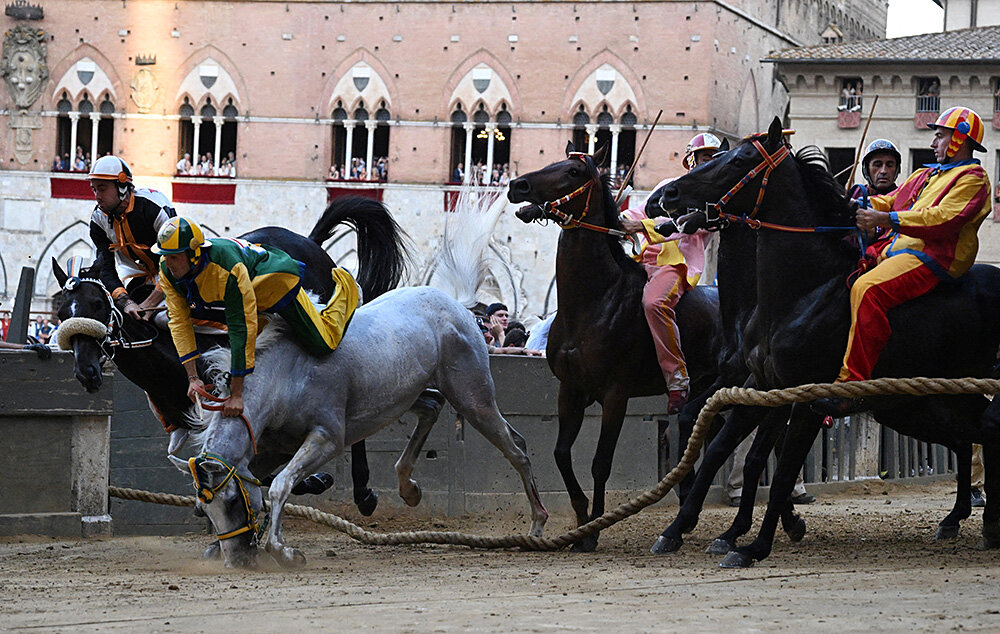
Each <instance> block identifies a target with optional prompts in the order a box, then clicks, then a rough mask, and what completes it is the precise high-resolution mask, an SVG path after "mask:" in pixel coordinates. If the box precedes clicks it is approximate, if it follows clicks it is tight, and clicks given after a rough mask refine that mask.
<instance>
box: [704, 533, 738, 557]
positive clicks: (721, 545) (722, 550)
mask: <svg viewBox="0 0 1000 634" xmlns="http://www.w3.org/2000/svg"><path fill="white" fill-rule="evenodd" d="M734 548H736V543H735V542H728V541H726V540H724V539H722V538H721V537H718V538H716V540H715V541H714V542H712V543H711V544H709V545H708V548H706V549H705V554H706V555H728V554H729V553H731V552H733V549H734Z"/></svg>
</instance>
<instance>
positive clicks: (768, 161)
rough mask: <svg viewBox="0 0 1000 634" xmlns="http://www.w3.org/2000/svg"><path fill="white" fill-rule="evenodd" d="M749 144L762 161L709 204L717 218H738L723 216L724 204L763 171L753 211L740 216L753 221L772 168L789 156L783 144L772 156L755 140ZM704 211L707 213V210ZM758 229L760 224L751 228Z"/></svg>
mask: <svg viewBox="0 0 1000 634" xmlns="http://www.w3.org/2000/svg"><path fill="white" fill-rule="evenodd" d="M750 142H751V143H753V146H754V147H755V148H757V151H758V152H760V155H761V156H762V157H763V160H762V161H761V162H760V163H759V164H758V165H757V167H755V168H753V169H752V170H750V171H749V172H747V175H746V176H744V177H743V178H741V179H740V182H738V183H736V184H735V185H733V186H732V188H731V189H730V190H729V191H728V192H726V193H725V194H724V195H723V196H722V198H720V199H719V202H717V203H715V204H711V203H709V205H708V207H712V208H714V209H715V210H716V212H717V213H718V215H719V217H726V218H727V219H732V218H738V216H733V215H732V214H723V212H722V208H723V207H725V206H726V203H728V202H729V200H730V199H731V198H732V197H733V196H735V195H736V192H738V191H740V190H741V189H743V187H744V186H745V185H747V184H748V183H749V182H750V181H752V180H753V179H754V178H756V177H757V174H760V173H761V172H762V171H763V172H764V177H763V179H761V183H760V190H759V191H758V192H757V202H755V203H754V206H753V210H752V211H751V212H750V213H749V214H747V215H744V216H742V218H743V219H744V220H747V219H753V218H754V217H755V216H756V215H757V212H758V211H759V210H760V205H761V203H762V202H763V201H764V192H765V191H767V179H768V178H770V176H771V172H773V171H774V168H776V167H778V165H780V164H781V162H782V161H784V160H785V159H786V158H788V156H789V154H791V152H790V151H789V149H788V146H787V145H785V144H784V143H782V144H781V147H779V148H778V149H777V150H775V152H774V154H769V153H768V151H767V150H766V149H764V146H763V145H761V142H760V141H758V140H757V139H751V141H750ZM705 211H706V212H707V211H708V209H706V210H705ZM747 224H748V225H750V224H751V223H750V222H747ZM758 227H760V224H757V227H752V228H758Z"/></svg>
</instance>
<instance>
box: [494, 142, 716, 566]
mask: <svg viewBox="0 0 1000 634" xmlns="http://www.w3.org/2000/svg"><path fill="white" fill-rule="evenodd" d="M566 151H567V156H568V158H567V159H566V160H563V161H559V162H557V163H553V164H552V165H549V166H548V167H546V168H544V169H541V170H538V171H536V172H532V173H530V174H526V175H525V176H522V177H520V178H518V179H516V180H514V181H512V182H511V184H510V191H509V193H508V195H507V196H508V198H509V199H510V201H511V202H514V203H518V202H528V203H531V204H530V205H528V206H526V207H524V208H522V209H521V210H519V211H518V212H517V216H518V218H520V219H521V220H522V221H524V222H531V221H532V220H537V219H541V218H542V217H549V218H552V217H554V216H552V214H551V213H550V212H549V211H548V209H550V208H551V205H548V207H547V206H546V204H547V203H551V202H553V201H557V200H558V199H560V198H563V197H565V196H567V195H568V194H570V193H571V192H576V191H579V192H581V193H580V194H578V195H575V196H574V197H572V198H570V199H569V200H567V201H565V202H562V203H560V205H559V207H558V209H559V210H560V211H561V213H565V214H567V215H569V216H570V217H572V218H575V219H578V220H582V221H584V222H586V223H589V224H592V225H594V226H597V227H601V228H604V229H612V230H616V231H620V230H621V226H620V224H619V222H618V215H617V213H616V209H615V202H614V196H613V194H612V193H611V189H610V187H609V176H608V175H607V174H604V175H602V174H600V172H599V171H598V168H597V165H598V164H600V162H601V156H600V154H601V153H600V152H599V153H598V156H595V157H591V156H588V155H584V154H576V153H574V148H573V145H572V143H570V144H569V145H567V148H566ZM556 283H557V297H558V306H559V310H558V312H557V313H556V318H555V320H554V321H553V322H552V327H551V330H550V331H549V341H548V346H547V348H546V353H547V356H548V361H549V367H550V368H551V369H552V372H553V374H555V375H556V377H557V378H558V379H559V405H558V407H559V437H558V441H557V443H556V448H555V460H556V465H557V466H558V468H559V472H560V474H562V477H563V481H564V482H565V484H566V489H567V491H568V493H569V496H570V501H571V503H572V505H573V510H574V511H575V513H576V519H577V522H578V523H579V524H584V523H586V522H587V521H589V520H591V519H593V518H595V517H598V516H600V515H602V514H603V513H604V494H605V486H606V484H607V480H608V477H609V476H610V474H611V462H612V459H613V457H614V451H615V445H616V444H617V442H618V436H619V434H620V432H621V427H622V422H623V420H624V417H625V410H626V407H627V405H628V400H629V398H631V397H633V396H650V395H655V394H663V393H665V392H666V389H667V388H666V383H665V381H664V379H663V373H662V371H661V370H660V366H659V365H658V364H657V361H656V353H655V350H654V348H653V340H652V336H651V335H650V332H649V325H648V324H647V322H646V317H645V315H644V314H643V310H642V290H643V287H644V286H645V284H646V272H645V271H644V270H643V269H642V267H640V266H639V265H638V264H637V263H636V262H635V261H634V260H632V259H631V258H629V257H628V256H627V255H626V254H625V251H624V250H623V249H622V245H621V243H620V242H619V241H618V239H617V238H615V237H614V236H612V235H609V234H607V233H605V232H602V231H600V230H591V229H587V228H570V229H569V230H566V231H564V232H563V233H562V235H561V236H560V237H559V248H558V254H557V256H556ZM676 312H677V322H678V325H679V327H680V334H681V341H682V342H683V348H684V355H685V358H686V361H687V367H688V373H689V376H690V380H691V386H690V394H692V395H695V398H692V400H691V401H690V402H689V403H688V405H687V406H685V408H684V410H683V411H682V413H681V419H682V420H683V421H686V423H684V424H682V426H681V429H682V434H684V435H689V434H690V429H691V427H692V426H693V423H694V419H695V417H696V415H697V412H698V410H700V408H701V404H703V403H704V401H705V399H707V398H708V395H709V394H708V393H707V390H708V388H709V386H711V385H712V384H713V383H714V382H715V379H716V377H717V375H718V357H719V341H720V336H719V332H720V328H721V325H720V322H719V304H718V294H717V293H716V290H715V289H714V288H711V287H705V286H698V287H696V288H694V289H692V290H690V291H688V292H687V293H685V294H684V296H683V297H682V298H681V301H680V302H679V303H678V305H677V309H676ZM595 401H597V402H599V403H601V405H602V415H601V434H600V439H599V440H598V444H597V452H596V454H595V455H594V461H593V465H592V467H591V472H592V474H593V478H594V504H593V508H592V509H589V508H588V507H589V502H588V500H587V496H586V495H585V494H584V492H583V490H582V488H581V487H580V484H579V482H578V481H577V479H576V475H575V474H574V472H573V461H572V454H571V451H572V447H573V442H574V441H575V440H576V437H577V435H578V434H579V433H580V427H581V425H582V423H583V413H584V410H585V409H586V408H587V406H589V405H590V404H591V403H593V402H595ZM596 546H597V536H596V535H595V536H594V537H592V538H589V539H587V540H585V541H584V542H578V544H577V546H575V548H577V549H579V550H587V551H589V550H593V549H594V548H596Z"/></svg>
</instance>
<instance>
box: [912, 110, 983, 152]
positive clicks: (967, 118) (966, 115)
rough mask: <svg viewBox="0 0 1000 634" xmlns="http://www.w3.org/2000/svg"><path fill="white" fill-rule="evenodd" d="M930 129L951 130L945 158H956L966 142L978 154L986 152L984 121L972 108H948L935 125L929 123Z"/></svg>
mask: <svg viewBox="0 0 1000 634" xmlns="http://www.w3.org/2000/svg"><path fill="white" fill-rule="evenodd" d="M927 127H928V128H931V129H934V128H943V129H946V130H951V131H952V133H951V142H950V143H949V144H948V152H947V153H946V155H945V156H947V157H948V158H951V157H953V156H955V154H956V153H957V152H958V149H959V148H960V147H962V144H963V143H965V142H966V141H969V142H970V143H972V149H973V150H976V151H977V152H985V151H986V148H984V147H983V120H982V118H981V117H980V116H979V115H978V114H976V112H975V111H974V110H972V109H970V108H963V107H962V106H955V107H954V108H948V109H947V110H945V111H944V112H942V113H941V115H940V116H939V117H938V118H937V121H935V122H934V123H928V124H927Z"/></svg>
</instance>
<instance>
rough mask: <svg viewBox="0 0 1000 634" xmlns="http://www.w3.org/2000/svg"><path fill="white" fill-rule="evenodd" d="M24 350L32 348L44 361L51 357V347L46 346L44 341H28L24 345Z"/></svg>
mask: <svg viewBox="0 0 1000 634" xmlns="http://www.w3.org/2000/svg"><path fill="white" fill-rule="evenodd" d="M24 349H25V350H33V351H34V352H37V353H38V358H39V359H41V360H42V361H46V360H48V359H51V358H52V348H50V347H48V346H47V345H45V344H44V343H29V344H28V345H26V346H24Z"/></svg>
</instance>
